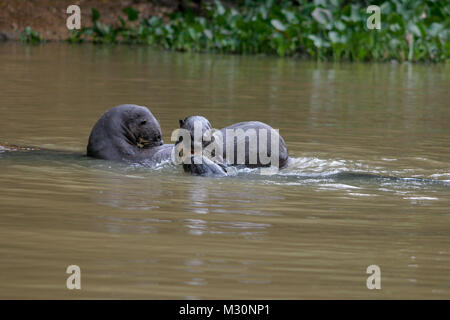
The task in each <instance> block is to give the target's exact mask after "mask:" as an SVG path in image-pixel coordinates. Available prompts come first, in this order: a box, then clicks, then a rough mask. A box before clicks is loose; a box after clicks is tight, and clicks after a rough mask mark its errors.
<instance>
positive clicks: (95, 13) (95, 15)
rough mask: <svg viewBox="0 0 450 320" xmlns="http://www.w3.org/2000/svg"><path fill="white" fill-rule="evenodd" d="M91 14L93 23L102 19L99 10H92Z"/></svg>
mask: <svg viewBox="0 0 450 320" xmlns="http://www.w3.org/2000/svg"><path fill="white" fill-rule="evenodd" d="M91 13H92V22H96V21H97V20H98V19H100V12H98V10H97V9H95V8H92V10H91Z"/></svg>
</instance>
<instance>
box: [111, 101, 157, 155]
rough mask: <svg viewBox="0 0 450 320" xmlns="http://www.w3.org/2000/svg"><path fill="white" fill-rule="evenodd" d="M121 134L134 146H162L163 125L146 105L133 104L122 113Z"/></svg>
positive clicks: (142, 147)
mask: <svg viewBox="0 0 450 320" xmlns="http://www.w3.org/2000/svg"><path fill="white" fill-rule="evenodd" d="M120 128H121V134H122V135H123V136H124V138H125V140H126V141H127V142H128V143H129V144H130V145H133V146H136V147H138V148H141V149H145V148H152V147H158V146H161V145H162V144H163V143H164V142H163V140H162V138H161V127H160V126H159V123H158V121H157V120H156V118H155V117H154V116H153V114H152V113H151V112H150V111H149V110H148V109H147V108H145V107H141V106H133V107H132V108H127V109H126V110H124V111H123V112H122V113H121V124H120Z"/></svg>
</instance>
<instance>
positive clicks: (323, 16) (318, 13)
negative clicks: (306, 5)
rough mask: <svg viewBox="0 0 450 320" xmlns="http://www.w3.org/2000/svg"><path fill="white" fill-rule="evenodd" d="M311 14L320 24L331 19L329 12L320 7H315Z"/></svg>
mask: <svg viewBox="0 0 450 320" xmlns="http://www.w3.org/2000/svg"><path fill="white" fill-rule="evenodd" d="M311 16H312V17H313V18H314V20H316V21H317V22H318V23H320V24H327V23H328V22H330V21H331V19H332V15H331V12H330V11H329V10H326V9H322V8H315V9H314V11H313V12H312V13H311Z"/></svg>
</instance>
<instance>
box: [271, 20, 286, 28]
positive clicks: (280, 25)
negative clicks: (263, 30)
mask: <svg viewBox="0 0 450 320" xmlns="http://www.w3.org/2000/svg"><path fill="white" fill-rule="evenodd" d="M270 23H271V24H272V26H273V27H274V28H275V29H277V30H278V31H286V27H285V26H284V24H283V23H282V22H281V21H280V20H276V19H273V20H270Z"/></svg>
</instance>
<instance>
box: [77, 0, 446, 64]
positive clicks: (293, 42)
mask: <svg viewBox="0 0 450 320" xmlns="http://www.w3.org/2000/svg"><path fill="white" fill-rule="evenodd" d="M350 2H351V1H344V0H315V1H307V0H297V1H273V0H267V1H264V2H263V1H254V0H253V1H251V0H247V1H241V2H238V4H237V5H235V6H228V5H227V6H225V5H224V4H222V3H221V2H220V1H215V2H214V3H203V8H202V12H203V14H202V15H197V14H194V13H193V12H191V11H185V12H176V13H174V14H172V15H170V16H169V17H168V18H169V19H168V21H165V20H163V19H161V18H159V17H157V16H153V17H150V18H148V19H140V20H139V13H138V11H136V10H134V9H132V8H127V9H125V10H124V12H125V14H126V19H124V18H119V22H118V24H117V25H115V26H111V25H105V24H103V23H101V22H100V14H99V12H98V11H97V10H95V9H94V10H93V11H92V22H93V26H92V27H88V28H83V29H81V30H79V31H74V32H73V33H72V34H71V35H70V37H69V41H71V42H81V41H83V40H84V39H87V40H92V41H93V42H95V43H117V42H124V43H142V44H148V45H156V46H162V47H164V48H167V49H173V50H180V51H214V52H222V53H237V54H256V53H264V54H277V55H279V56H292V55H302V56H304V55H307V56H309V57H313V58H317V59H320V60H331V59H332V60H335V61H340V60H351V61H386V60H391V59H396V60H400V61H405V60H409V61H436V62H437V61H447V60H448V59H449V56H450V44H449V30H450V18H449V16H450V2H448V1H447V0H421V1H419V0H410V1H401V0H393V1H371V2H370V4H375V5H379V6H380V7H381V30H369V29H367V25H366V21H367V18H368V17H369V16H370V15H371V13H367V12H366V9H367V6H368V5H369V3H366V2H365V1H359V2H358V3H355V2H352V3H350Z"/></svg>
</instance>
